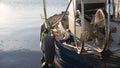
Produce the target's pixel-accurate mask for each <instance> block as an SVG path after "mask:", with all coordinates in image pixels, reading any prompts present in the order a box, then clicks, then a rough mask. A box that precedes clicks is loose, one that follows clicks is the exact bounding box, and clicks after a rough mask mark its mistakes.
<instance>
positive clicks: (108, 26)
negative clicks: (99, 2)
mask: <svg viewBox="0 0 120 68" xmlns="http://www.w3.org/2000/svg"><path fill="white" fill-rule="evenodd" d="M107 2H108V24H107V28H108V36H109V32H110V2H111V1H110V0H108V1H107ZM108 38H109V37H108Z"/></svg>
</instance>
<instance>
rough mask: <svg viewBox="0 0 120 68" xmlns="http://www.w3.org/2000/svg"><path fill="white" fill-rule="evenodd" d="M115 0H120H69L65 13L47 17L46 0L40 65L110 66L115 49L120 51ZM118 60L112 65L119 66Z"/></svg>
mask: <svg viewBox="0 0 120 68" xmlns="http://www.w3.org/2000/svg"><path fill="white" fill-rule="evenodd" d="M116 3H120V2H116V1H113V0H69V4H68V6H67V8H66V10H65V12H62V13H61V14H58V15H54V16H52V17H50V18H47V13H46V2H45V0H43V6H44V15H45V23H44V24H43V25H42V26H41V38H40V42H41V50H42V52H43V57H42V59H41V63H42V64H41V67H42V68H110V67H111V64H110V63H108V62H109V59H114V58H113V57H112V58H111V56H113V51H115V50H118V51H119V50H120V36H119V35H120V27H119V23H118V22H119V12H118V10H115V11H113V9H116V7H115V6H116V5H119V4H116ZM114 4H116V5H114ZM116 15H117V16H116ZM113 47H116V48H113ZM117 55H118V54H117ZM115 57H117V59H119V58H120V57H119V56H115ZM114 60H115V59H114ZM110 62H114V61H112V60H111V61H110ZM115 62H116V63H113V65H112V66H113V67H112V68H116V67H118V68H119V67H120V65H119V64H120V61H119V60H118V61H115Z"/></svg>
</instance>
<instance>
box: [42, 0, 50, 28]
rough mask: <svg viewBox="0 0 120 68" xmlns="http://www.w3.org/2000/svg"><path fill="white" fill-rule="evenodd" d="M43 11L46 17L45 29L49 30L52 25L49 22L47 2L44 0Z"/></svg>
mask: <svg viewBox="0 0 120 68" xmlns="http://www.w3.org/2000/svg"><path fill="white" fill-rule="evenodd" d="M43 10H44V16H45V27H46V28H48V27H50V24H49V23H48V20H47V12H46V0H43Z"/></svg>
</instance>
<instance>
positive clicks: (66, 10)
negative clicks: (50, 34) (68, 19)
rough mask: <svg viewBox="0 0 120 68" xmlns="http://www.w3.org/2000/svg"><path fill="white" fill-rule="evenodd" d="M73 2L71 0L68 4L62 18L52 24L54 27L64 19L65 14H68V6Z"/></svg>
mask: <svg viewBox="0 0 120 68" xmlns="http://www.w3.org/2000/svg"><path fill="white" fill-rule="evenodd" d="M71 3H72V0H70V2H69V4H68V6H67V8H66V10H65V13H64V14H63V15H62V16H61V18H60V19H59V20H58V21H57V22H56V23H55V24H53V25H52V27H55V26H56V25H57V24H58V23H59V22H60V21H61V20H62V18H63V17H65V15H66V13H67V11H68V8H69V7H70V4H71Z"/></svg>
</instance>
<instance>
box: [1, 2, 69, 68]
mask: <svg viewBox="0 0 120 68" xmlns="http://www.w3.org/2000/svg"><path fill="white" fill-rule="evenodd" d="M46 4H47V16H48V17H50V16H52V15H54V14H59V13H61V12H62V11H64V10H65V8H66V7H67V4H68V0H46ZM43 21H44V13H43V6H42V0H0V68H40V58H41V56H42V52H41V49H40V45H39V43H40V40H39V39H40V25H41V24H42V23H43Z"/></svg>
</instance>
